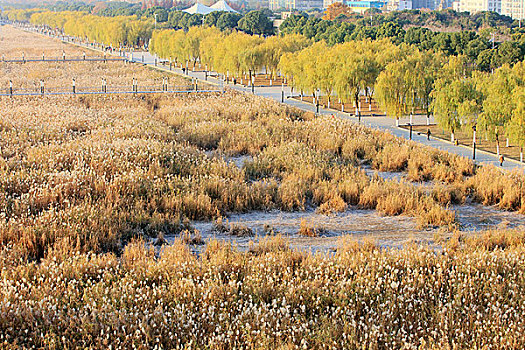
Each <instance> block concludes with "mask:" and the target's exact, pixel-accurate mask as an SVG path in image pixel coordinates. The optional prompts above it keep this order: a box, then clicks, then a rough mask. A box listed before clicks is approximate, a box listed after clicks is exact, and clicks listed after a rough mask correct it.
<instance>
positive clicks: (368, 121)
mask: <svg viewBox="0 0 525 350" xmlns="http://www.w3.org/2000/svg"><path fill="white" fill-rule="evenodd" d="M64 42H65V43H70V44H72V43H71V42H68V41H64ZM74 45H78V44H76V43H75V44H74ZM82 47H86V48H88V49H92V50H96V51H100V50H98V49H94V48H92V47H89V46H84V45H82ZM125 54H126V55H127V57H128V58H129V59H131V60H132V61H133V62H135V63H138V64H144V65H147V66H154V67H155V68H157V69H160V70H165V71H170V70H169V66H163V65H160V64H157V65H156V66H155V57H154V56H153V55H151V54H150V53H149V52H141V51H135V52H127V53H125ZM117 55H118V53H117ZM157 61H158V60H157ZM171 72H172V73H176V74H180V75H184V76H186V77H189V78H197V79H199V80H200V81H202V82H207V83H210V84H214V85H221V82H220V81H219V80H218V79H217V78H215V77H209V76H208V78H207V80H206V81H205V74H204V72H192V71H189V72H187V74H184V73H183V72H182V70H181V69H179V68H173V69H172V70H171ZM226 88H230V89H233V90H237V91H242V92H246V93H251V87H250V88H248V87H243V86H240V85H235V86H234V85H233V84H227V85H226ZM282 93H283V88H282V87H280V86H273V87H256V88H255V94H256V95H258V96H262V97H266V98H271V99H273V100H276V101H279V102H281V99H282ZM284 95H285V99H284V103H285V104H286V105H289V106H293V107H296V108H299V109H302V110H305V111H310V112H315V109H316V108H315V106H313V105H312V104H310V103H306V102H301V101H298V100H296V99H291V98H289V97H290V95H291V91H290V88H289V87H284ZM319 112H320V114H323V115H332V114H333V115H335V116H337V117H339V118H343V119H347V120H350V121H352V122H356V123H357V122H358V119H357V118H356V117H355V116H353V115H350V114H349V113H342V112H338V111H334V110H329V109H324V108H320V111H319ZM408 121H409V120H408V119H405V120H400V123H401V124H403V123H405V124H406V123H407V122H408ZM413 121H414V123H415V124H420V125H421V124H426V118H425V117H423V116H419V117H414V120H413ZM431 122H433V120H431ZM361 123H362V124H364V125H366V126H369V127H371V128H374V129H378V130H382V131H387V132H390V133H391V134H392V135H395V136H398V137H402V138H405V139H408V138H409V131H408V130H406V129H402V128H399V127H397V126H396V123H395V120H394V119H391V118H388V117H380V116H376V117H362V118H361ZM412 140H414V141H416V142H419V143H421V144H424V145H428V146H431V147H434V148H437V149H440V150H443V151H447V152H451V153H454V154H458V155H460V156H463V157H467V158H469V159H472V149H471V148H470V147H467V146H456V145H454V144H452V143H451V142H447V141H444V140H441V139H436V138H433V137H431V138H430V141H429V140H427V137H426V135H418V134H417V133H413V134H412ZM476 162H477V163H480V164H481V163H488V164H493V165H496V166H498V167H499V160H498V157H497V156H496V155H495V154H492V153H488V152H484V151H480V150H477V151H476ZM502 168H503V169H506V170H511V169H515V168H519V169H525V164H523V163H520V162H518V161H514V160H505V162H504V164H503V167H502Z"/></svg>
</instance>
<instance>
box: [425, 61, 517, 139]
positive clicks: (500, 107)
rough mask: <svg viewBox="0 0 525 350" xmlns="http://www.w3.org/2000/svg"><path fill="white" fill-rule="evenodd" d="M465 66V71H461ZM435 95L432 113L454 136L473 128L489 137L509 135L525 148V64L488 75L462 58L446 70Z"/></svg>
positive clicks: (506, 67)
mask: <svg viewBox="0 0 525 350" xmlns="http://www.w3.org/2000/svg"><path fill="white" fill-rule="evenodd" d="M458 67H463V69H458ZM444 68H445V69H444V70H445V71H446V72H447V74H443V75H442V76H441V77H440V78H439V79H438V80H436V82H435V87H434V90H433V92H432V98H433V103H432V110H433V112H434V114H435V116H436V119H437V121H438V123H439V124H440V125H442V126H444V127H445V128H446V129H447V130H449V131H450V132H452V137H453V134H454V132H455V131H456V130H463V131H466V132H468V133H471V132H472V131H473V128H472V127H473V126H477V128H478V129H479V130H480V131H482V132H483V133H484V135H485V137H486V138H490V139H496V140H497V139H498V137H499V136H501V135H506V136H507V137H508V138H509V139H510V141H512V142H514V143H515V144H518V145H520V146H522V147H523V146H525V64H524V63H523V62H520V63H518V64H516V65H514V66H513V67H510V66H509V65H504V66H502V67H501V68H498V69H496V70H495V71H494V74H488V73H483V72H478V71H473V70H472V69H470V67H469V66H468V65H467V64H466V62H465V60H463V62H462V61H461V57H460V58H454V60H451V62H449V63H447V65H445V67H444Z"/></svg>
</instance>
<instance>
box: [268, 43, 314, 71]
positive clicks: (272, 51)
mask: <svg viewBox="0 0 525 350" xmlns="http://www.w3.org/2000/svg"><path fill="white" fill-rule="evenodd" d="M310 44H311V41H310V40H309V39H308V38H306V37H305V36H303V35H300V34H290V35H285V36H271V37H269V38H267V39H266V40H264V42H263V43H262V44H261V45H260V49H259V51H260V54H261V59H262V63H263V64H264V66H265V67H266V69H267V70H269V71H270V77H271V78H275V76H276V72H277V69H278V67H279V62H280V60H281V57H282V56H283V55H284V54H286V53H294V52H296V51H299V50H301V49H303V48H305V47H307V46H309V45H310Z"/></svg>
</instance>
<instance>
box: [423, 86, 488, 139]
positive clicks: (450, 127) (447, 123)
mask: <svg viewBox="0 0 525 350" xmlns="http://www.w3.org/2000/svg"><path fill="white" fill-rule="evenodd" d="M432 95H433V98H434V100H433V102H432V105H431V108H432V111H433V113H434V116H435V118H436V121H437V123H438V125H440V126H441V127H442V128H443V129H445V130H447V131H449V132H450V133H451V135H450V140H451V141H452V142H454V141H455V135H454V133H455V132H456V131H457V130H459V129H463V130H466V131H470V130H472V126H475V125H476V124H477V122H478V120H477V119H478V116H479V113H480V112H481V104H482V98H483V96H482V94H481V93H480V92H479V91H478V90H476V83H475V81H474V79H473V78H460V79H454V80H452V81H449V80H446V79H440V80H438V81H437V82H436V87H435V90H434V92H433V93H432Z"/></svg>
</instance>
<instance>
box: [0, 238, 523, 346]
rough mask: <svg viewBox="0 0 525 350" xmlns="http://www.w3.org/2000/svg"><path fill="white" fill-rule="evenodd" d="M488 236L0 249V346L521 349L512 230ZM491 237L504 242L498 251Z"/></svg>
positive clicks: (519, 281)
mask: <svg viewBox="0 0 525 350" xmlns="http://www.w3.org/2000/svg"><path fill="white" fill-rule="evenodd" d="M495 234H496V233H494V235H495ZM487 235H488V236H486V237H483V236H482V237H480V238H479V239H478V240H479V241H476V243H467V242H468V239H467V240H466V241H462V242H460V243H459V246H458V247H456V248H454V249H448V248H447V249H445V250H444V251H442V252H436V251H434V250H432V249H429V248H425V247H422V246H417V245H408V246H407V247H405V248H403V249H397V248H393V249H389V248H379V247H378V246H377V245H375V244H374V243H373V242H371V241H365V242H363V243H356V242H353V241H351V240H349V238H342V239H341V243H340V244H339V246H338V248H337V252H336V253H335V254H334V255H329V254H316V255H312V254H309V253H304V252H298V251H294V250H291V249H290V248H289V246H288V243H287V242H285V241H284V239H283V238H282V237H279V236H277V237H267V238H264V239H261V241H260V242H259V244H256V243H253V244H252V245H251V247H250V250H249V251H248V252H246V253H243V252H239V251H238V250H236V249H235V248H232V246H231V245H230V244H228V243H220V242H217V241H212V242H210V244H208V246H207V247H206V249H205V251H204V252H203V253H202V254H201V256H200V257H197V256H195V255H193V254H191V253H190V252H189V250H188V248H187V247H186V246H185V245H184V244H183V243H181V242H180V241H175V244H174V245H172V246H166V247H163V248H162V249H161V251H160V254H159V256H157V257H155V255H154V253H153V252H152V250H151V249H149V248H147V246H145V244H144V242H141V241H135V242H133V243H131V244H129V245H128V247H127V248H126V249H125V253H124V255H123V256H122V257H121V258H120V259H119V258H117V257H116V256H115V255H113V254H93V253H87V254H78V253H76V254H71V255H69V256H65V257H64V256H60V257H56V256H49V257H47V258H45V259H42V260H41V262H40V263H38V264H36V263H34V262H21V261H20V259H19V252H18V251H17V250H16V248H15V247H3V248H1V249H0V281H1V283H2V288H0V305H2V313H1V314H0V343H1V344H2V347H5V348H9V347H23V348H49V347H51V346H50V344H52V345H53V346H54V347H58V348H93V349H102V348H104V349H106V348H110V347H111V348H155V347H158V348H170V349H171V348H173V349H176V348H184V347H187V346H189V344H191V346H192V347H194V348H224V349H225V348H233V347H235V348H264V349H270V348H286V347H290V348H294V349H295V348H313V349H320V348H326V347H327V346H329V347H331V348H332V347H334V348H341V349H342V348H344V349H360V348H363V347H364V348H383V347H384V348H388V349H397V348H422V349H438V348H445V349H448V348H450V344H452V343H453V344H454V348H455V349H471V348H472V345H473V344H476V346H477V347H479V348H492V347H494V348H512V349H521V348H523V346H524V345H525V337H524V332H523V329H524V327H525V325H524V324H523V314H524V313H525V300H524V298H525V294H524V293H522V291H523V289H524V288H525V285H524V283H525V282H524V280H523V278H522V277H523V274H524V273H525V271H524V266H525V261H524V259H525V250H524V247H525V246H524V244H523V237H522V236H523V234H521V236H519V237H518V235H517V234H516V233H510V234H509V235H506V234H503V233H497V235H498V236H499V237H494V235H493V234H487ZM503 236H506V237H516V238H512V239H511V238H505V243H504V246H503V243H502V242H503V241H502V238H501V237H503ZM487 237H488V238H487ZM509 239H510V240H511V242H512V243H509V241H508V240H509ZM494 242H496V243H494ZM485 245H486V246H485ZM452 325H453V326H452ZM451 327H453V328H451ZM495 338H497V340H495Z"/></svg>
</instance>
